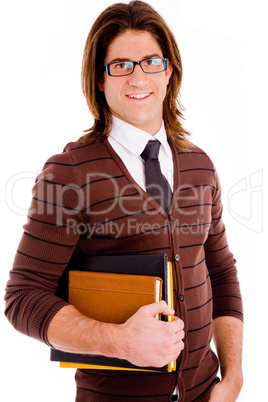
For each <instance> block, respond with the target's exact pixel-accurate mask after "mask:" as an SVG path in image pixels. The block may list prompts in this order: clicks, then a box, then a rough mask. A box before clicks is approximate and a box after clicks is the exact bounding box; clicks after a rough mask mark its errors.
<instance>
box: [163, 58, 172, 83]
mask: <svg viewBox="0 0 268 402" xmlns="http://www.w3.org/2000/svg"><path fill="white" fill-rule="evenodd" d="M172 71H173V66H172V63H171V61H168V68H167V70H166V71H165V72H166V83H167V85H168V83H169V79H170V77H171V75H172Z"/></svg>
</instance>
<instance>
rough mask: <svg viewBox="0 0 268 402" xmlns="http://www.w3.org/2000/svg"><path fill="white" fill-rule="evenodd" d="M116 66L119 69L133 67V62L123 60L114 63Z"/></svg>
mask: <svg viewBox="0 0 268 402" xmlns="http://www.w3.org/2000/svg"><path fill="white" fill-rule="evenodd" d="M114 67H115V68H116V69H117V70H123V69H127V68H132V63H131V62H130V61H123V62H120V63H116V64H114Z"/></svg>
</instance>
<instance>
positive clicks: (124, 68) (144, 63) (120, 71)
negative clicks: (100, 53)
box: [103, 57, 168, 77]
mask: <svg viewBox="0 0 268 402" xmlns="http://www.w3.org/2000/svg"><path fill="white" fill-rule="evenodd" d="M137 64H139V65H140V67H141V69H142V71H143V72H144V73H146V74H156V73H161V72H162V71H166V70H167V68H168V59H166V58H160V57H153V58H151V59H144V60H141V61H130V60H126V61H115V62H113V63H108V64H106V65H105V66H104V67H103V69H104V71H106V73H107V75H110V76H111V77H123V76H125V75H130V74H132V73H133V71H134V68H135V66H136V65H137Z"/></svg>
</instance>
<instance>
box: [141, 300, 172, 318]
mask: <svg viewBox="0 0 268 402" xmlns="http://www.w3.org/2000/svg"><path fill="white" fill-rule="evenodd" d="M146 307H147V311H148V313H149V315H152V316H155V315H157V314H164V315H173V314H175V311H174V310H173V309H172V308H171V307H169V306H168V305H167V303H166V302H165V301H164V300H161V301H159V302H156V303H152V304H148V305H147V306H146Z"/></svg>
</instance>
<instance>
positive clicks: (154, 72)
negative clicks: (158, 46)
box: [103, 57, 168, 77]
mask: <svg viewBox="0 0 268 402" xmlns="http://www.w3.org/2000/svg"><path fill="white" fill-rule="evenodd" d="M155 59H158V60H164V62H165V65H164V68H163V70H160V71H150V72H149V71H144V69H143V67H142V64H141V63H143V62H144V61H146V60H155ZM124 61H125V62H127V61H128V62H129V61H130V62H131V63H133V67H132V71H131V72H130V73H127V74H120V75H113V74H111V72H110V66H111V65H113V64H118V63H120V61H114V62H112V63H108V64H106V65H105V66H103V70H104V71H105V72H106V74H107V75H109V76H110V77H125V76H127V75H131V74H132V73H133V71H134V69H135V67H136V65H139V66H140V68H141V69H142V71H143V72H144V73H145V74H158V73H162V72H163V71H166V70H167V69H168V58H166V57H150V58H149V59H143V60H140V61H132V60H124ZM124 61H122V63H124Z"/></svg>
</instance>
